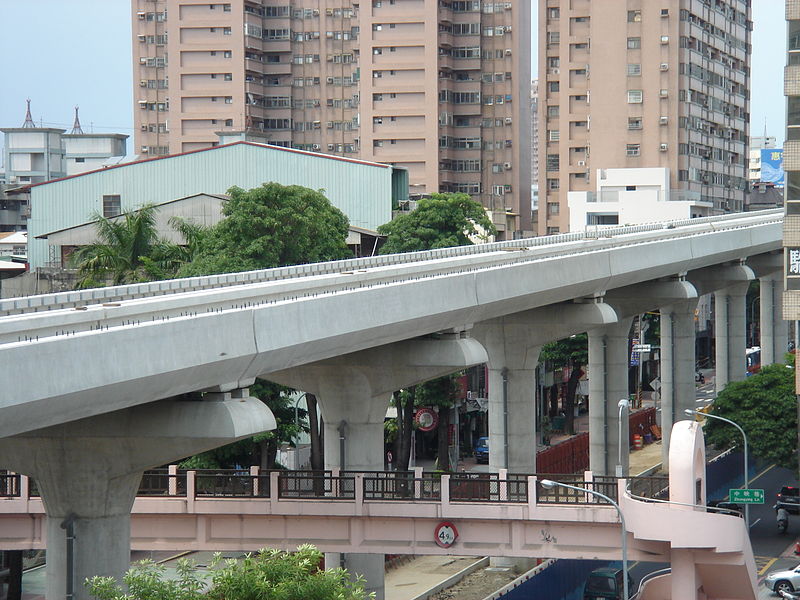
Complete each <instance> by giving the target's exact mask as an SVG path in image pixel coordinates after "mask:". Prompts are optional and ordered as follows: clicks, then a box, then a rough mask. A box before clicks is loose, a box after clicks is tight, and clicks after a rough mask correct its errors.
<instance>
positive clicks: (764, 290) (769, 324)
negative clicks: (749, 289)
mask: <svg viewBox="0 0 800 600" xmlns="http://www.w3.org/2000/svg"><path fill="white" fill-rule="evenodd" d="M759 283H760V288H761V293H760V298H759V321H760V331H761V339H760V340H759V345H760V346H761V364H762V365H771V364H774V363H783V362H784V356H785V355H786V352H787V350H788V347H789V335H788V333H789V330H788V326H787V325H788V323H787V322H786V321H784V320H783V307H782V306H781V304H782V303H781V295H782V294H783V274H782V273H772V274H770V275H764V276H762V277H761V278H760V281H759Z"/></svg>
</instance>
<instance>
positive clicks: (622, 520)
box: [539, 479, 629, 600]
mask: <svg viewBox="0 0 800 600" xmlns="http://www.w3.org/2000/svg"><path fill="white" fill-rule="evenodd" d="M539 483H541V484H542V487H544V488H547V489H553V488H554V487H555V486H559V487H563V488H568V489H570V490H575V491H576V492H584V493H587V494H592V495H594V496H597V497H599V498H602V499H603V500H605V501H606V502H609V503H611V505H612V506H613V507H614V508H616V509H617V514H618V515H619V522H620V525H621V526H622V590H623V595H622V597H623V598H625V599H626V600H627V599H628V598H629V596H628V535H627V532H626V531H625V516H624V515H623V514H622V509H621V508H620V507H619V504H617V503H616V502H614V501H613V500H612V499H611V498H609V497H608V496H606V495H605V494H601V493H600V492H596V491H594V490H590V489H587V488H582V487H578V486H577V485H570V484H568V483H561V482H560V481H553V480H551V479H540V480H539Z"/></svg>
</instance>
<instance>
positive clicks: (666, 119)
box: [658, 116, 669, 125]
mask: <svg viewBox="0 0 800 600" xmlns="http://www.w3.org/2000/svg"><path fill="white" fill-rule="evenodd" d="M658 123H659V125H666V124H667V123H669V117H666V116H662V117H659V118H658Z"/></svg>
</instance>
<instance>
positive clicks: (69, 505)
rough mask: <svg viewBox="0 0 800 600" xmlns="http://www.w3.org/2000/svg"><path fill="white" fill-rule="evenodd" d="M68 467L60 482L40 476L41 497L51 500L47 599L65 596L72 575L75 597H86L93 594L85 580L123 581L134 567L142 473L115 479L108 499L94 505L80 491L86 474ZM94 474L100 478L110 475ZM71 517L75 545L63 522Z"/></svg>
mask: <svg viewBox="0 0 800 600" xmlns="http://www.w3.org/2000/svg"><path fill="white" fill-rule="evenodd" d="M69 471H70V470H69V469H68V470H67V472H65V473H63V477H61V478H58V480H53V479H51V480H46V479H42V478H39V479H37V484H38V485H39V486H40V488H41V492H42V497H43V498H47V499H48V501H47V549H48V552H47V593H46V597H47V598H64V597H66V594H67V579H68V578H71V586H72V593H73V598H75V599H76V600H82V599H88V598H90V596H89V593H88V591H87V589H86V586H84V584H83V582H84V581H85V580H86V579H87V578H91V577H94V576H95V575H101V576H104V577H114V578H115V579H116V580H117V581H120V582H121V581H122V576H123V575H125V572H126V571H127V570H128V568H129V567H130V562H131V515H130V510H131V506H133V501H134V498H135V496H136V491H137V490H138V488H139V482H140V481H141V480H142V473H141V472H138V473H135V474H132V475H127V476H124V477H116V478H114V479H113V493H110V494H107V495H106V496H105V497H104V499H105V500H109V501H107V502H105V503H104V504H103V505H102V506H96V505H95V503H94V502H92V501H88V502H87V498H86V497H85V494H84V492H83V490H81V489H79V488H80V487H81V482H82V481H85V480H84V477H85V476H86V474H83V476H81V474H76V473H75V472H74V471H73V472H72V473H70V472H69ZM76 475H77V476H76ZM94 475H96V476H97V477H98V479H101V478H103V477H104V476H107V473H94ZM73 476H76V478H75V480H74V481H75V484H76V485H71V484H70V481H72V480H73V479H72V478H73ZM54 487H58V488H60V493H53V491H54V489H53V488H54ZM55 496H59V500H58V501H55ZM70 517H71V520H72V531H73V536H74V539H73V541H72V542H71V543H70V541H69V540H68V539H67V531H68V528H67V525H66V523H65V520H67V519H70ZM62 524H63V525H64V527H62ZM69 546H71V547H72V556H73V559H72V560H73V566H72V573H70V569H69V565H68V564H67V551H68V550H67V549H68V547H69Z"/></svg>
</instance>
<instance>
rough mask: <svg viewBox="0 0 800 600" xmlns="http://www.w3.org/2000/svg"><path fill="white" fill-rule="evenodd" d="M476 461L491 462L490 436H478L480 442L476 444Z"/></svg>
mask: <svg viewBox="0 0 800 600" xmlns="http://www.w3.org/2000/svg"><path fill="white" fill-rule="evenodd" d="M475 462H479V463H486V464H487V465H488V464H489V438H488V437H481V438H478V443H477V444H475Z"/></svg>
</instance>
